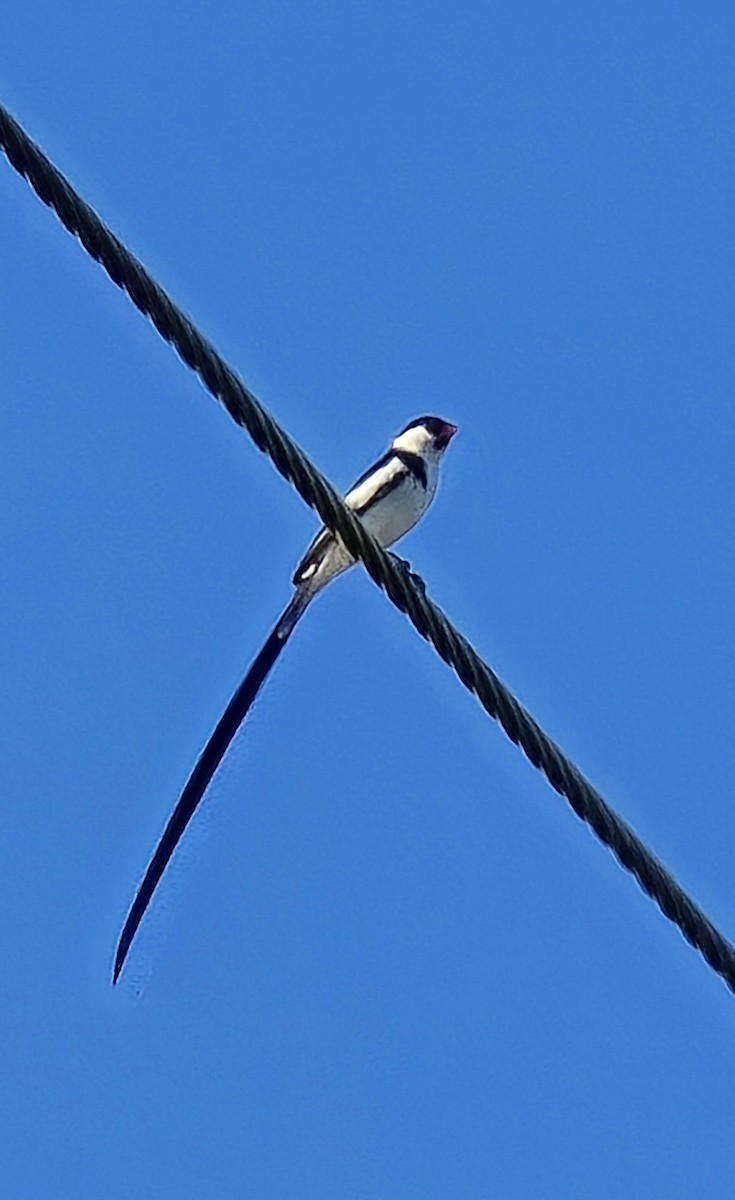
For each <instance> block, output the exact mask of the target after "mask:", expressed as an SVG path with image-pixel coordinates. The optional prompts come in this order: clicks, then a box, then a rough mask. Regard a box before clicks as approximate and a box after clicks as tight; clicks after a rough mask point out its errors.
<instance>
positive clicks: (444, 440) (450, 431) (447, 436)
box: [436, 421, 459, 450]
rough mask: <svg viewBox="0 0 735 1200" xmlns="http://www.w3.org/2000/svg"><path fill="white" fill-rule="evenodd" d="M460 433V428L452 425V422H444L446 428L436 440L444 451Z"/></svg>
mask: <svg viewBox="0 0 735 1200" xmlns="http://www.w3.org/2000/svg"><path fill="white" fill-rule="evenodd" d="M458 432H459V427H458V426H457V425H452V424H451V422H450V421H445V422H444V428H443V429H442V431H441V433H440V435H439V437H438V438H437V439H436V440H437V442H438V443H439V446H440V447H441V449H442V450H443V449H444V448H445V447H446V446H448V445H449V443H450V442H451V440H452V438H453V437H454V435H455V433H458Z"/></svg>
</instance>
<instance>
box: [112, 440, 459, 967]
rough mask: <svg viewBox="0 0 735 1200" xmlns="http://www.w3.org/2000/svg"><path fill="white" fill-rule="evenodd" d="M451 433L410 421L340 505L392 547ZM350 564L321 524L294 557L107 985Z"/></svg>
mask: <svg viewBox="0 0 735 1200" xmlns="http://www.w3.org/2000/svg"><path fill="white" fill-rule="evenodd" d="M457 432H458V429H457V426H456V425H453V424H452V423H451V422H450V421H444V420H442V418H441V417H418V418H416V420H414V421H411V422H409V424H408V425H406V426H405V428H403V429H402V430H401V432H400V433H399V434H397V436H396V437H394V438H393V441H392V442H391V444H390V446H389V448H388V450H387V451H386V452H385V454H384V455H383V456H382V458H380V459H379V460H378V462H376V463H375V464H374V465H373V466H372V467H370V469H369V470H368V471H366V472H365V473H364V474H363V475H361V476H360V478H359V479H358V480H357V481H356V483H355V484H354V485H353V487H352V488H351V489H350V491H349V492H348V493H347V495H346V496H345V504H346V506H347V507H348V508H350V509H351V510H352V512H353V513H355V515H356V516H358V517H359V518H360V520H361V521H362V523H363V525H364V526H365V528H366V529H367V530H368V532H369V533H371V534H372V535H373V537H374V538H375V539H376V540H377V541H378V542H379V543H380V545H381V546H383V547H386V548H387V547H388V546H392V545H393V544H394V543H395V542H397V541H398V540H399V539H400V538H402V537H403V536H404V535H405V534H407V533H408V532H409V530H411V529H413V527H414V525H416V523H417V522H418V521H419V520H420V519H421V517H422V516H423V515H424V513H425V512H426V510H427V508H428V507H429V505H430V504H431V502H432V500H433V499H434V495H435V493H436V488H437V483H438V481H439V468H440V464H441V460H442V457H443V455H444V452H445V450H446V449H447V446H448V445H449V443H450V442H451V440H452V438H453V437H454V435H455V434H456V433H457ZM393 557H394V560H395V561H396V562H397V564H398V565H399V566H400V567H401V568H402V569H403V570H404V571H407V572H408V573H409V574H410V575H411V576H412V578H413V579H414V580H417V581H418V582H419V583H421V582H422V581H421V580H420V579H419V577H418V576H415V575H414V574H413V572H412V571H411V570H410V565H409V564H408V563H406V562H405V561H404V560H403V559H399V558H396V557H395V556H393ZM354 561H355V559H354V558H353V556H352V555H351V554H350V553H349V551H348V550H347V549H346V547H345V545H344V543H343V542H342V540H341V538H340V537H339V536H338V535H336V534H334V533H333V532H332V531H331V530H330V529H327V528H326V527H324V528H322V529H321V530H320V531H319V533H318V534H317V535H316V537H315V538H314V540H313V541H312V543H311V545H310V546H309V547H308V549H307V551H306V553H305V554H304V556H303V558H302V559H301V562H300V563H299V565H298V567H297V568H296V571H295V572H294V575H293V579H292V583H293V586H294V589H295V590H294V593H293V595H292V597H291V599H290V601H289V603H288V605H287V606H286V608H285V609H284V611H283V613H282V614H281V616H280V617H279V618H278V621H277V622H276V624H275V626H274V628H273V630H272V631H271V633H270V634H269V636H268V638H267V639H266V641H265V643H264V645H263V648H262V649H261V650H260V652H259V653H258V655H257V657H256V658H255V659H254V661H253V663H252V666H251V667H250V669H249V670H248V672H247V674H246V675H245V678H244V679H243V681H242V683H241V684H240V686H239V687H238V689H237V691H236V692H235V694H234V695H233V697H232V699H231V700H230V703H229V704H228V705H227V708H226V709H225V711H224V713H223V714H222V716H221V717H220V719H219V721H218V723H217V726H216V727H215V730H214V732H213V733H212V735H211V737H210V739H209V741H208V742H207V744H206V746H205V747H204V750H203V751H202V753H201V755H200V756H199V758H198V760H197V762H196V764H195V766H194V769H193V770H192V772H191V775H190V776H189V779H188V781H187V783H186V786H185V787H184V790H183V792H182V793H181V796H180V797H179V800H178V802H177V804H176V807H175V808H174V811H173V813H172V814H171V817H170V818H169V821H168V824H167V825H166V828H165V830H164V832H163V834H162V836H161V839H160V841H159V843H158V846H157V847H156V850H155V853H154V855H153V857H152V859H151V861H150V863H149V864H148V868H147V870H146V873H145V875H144V877H143V881H142V883H141V885H140V887H139V888H138V891H137V893H136V896H135V899H134V900H133V903H132V905H131V908H130V911H129V913H128V916H127V919H126V921H125V925H124V927H123V930H122V933H121V934H120V940H119V942H118V945H117V951H116V954H115V965H114V970H113V984H115V983H117V980H118V978H119V976H120V972H121V971H122V969H123V966H124V964H125V960H126V958H127V956H128V951H129V950H130V947H131V945H132V943H133V939H134V937H135V935H136V933H137V931H138V927H139V926H140V923H141V921H142V920H143V917H144V915H145V912H146V909H147V908H148V905H149V904H150V902H151V899H152V897H153V893H154V892H155V890H156V887H157V886H158V883H159V881H160V879H161V876H162V875H163V872H164V871H165V869H166V867H167V866H168V863H169V861H170V859H171V856H172V855H173V853H174V850H175V849H176V846H177V845H178V843H179V840H180V839H181V836H182V834H183V833H184V830H185V829H186V827H187V825H188V824H189V821H190V820H191V818H192V816H193V815H194V812H195V810H196V808H197V806H198V805H199V803H200V801H201V799H202V797H203V796H204V793H205V792H206V790H207V787H208V786H209V783H210V781H211V779H212V777H213V775H214V773H215V771H216V770H217V767H218V766H219V764H220V763H221V761H222V759H223V757H224V755H225V752H226V751H227V748H228V746H229V745H230V743H231V742H232V740H233V738H234V737H235V734H236V733H237V731H238V729H239V727H240V726H241V725H242V723H243V721H244V720H245V717H246V716H247V714H248V712H249V710H250V708H251V707H252V705H253V703H254V701H255V698H256V696H257V695H258V693H259V692H260V690H261V688H262V687H263V684H264V683H265V681H266V679H267V678H268V676H269V675H270V673H271V671H272V670H273V668H274V666H275V665H276V662H277V660H278V658H279V657H280V655H281V654H282V652H283V650H284V648H285V646H286V644H287V642H288V641H289V639H290V637H291V635H292V633H293V631H294V629H295V628H296V626H297V624H298V623H299V621H300V620H301V618H302V617H303V615H304V613H305V612H306V610H307V608H308V606H309V605H310V604H311V602H312V600H313V599H314V598H315V596H317V595H319V593H320V592H321V591H323V590H324V588H325V587H326V586H327V584H329V583H331V582H332V581H333V580H334V579H336V578H337V577H338V576H339V575H341V574H342V573H343V572H344V571H346V570H347V569H348V567H350V566H352V564H353V563H354Z"/></svg>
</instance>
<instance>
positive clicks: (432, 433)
mask: <svg viewBox="0 0 735 1200" xmlns="http://www.w3.org/2000/svg"><path fill="white" fill-rule="evenodd" d="M456 432H457V426H456V425H452V424H451V422H450V421H443V420H442V418H441V417H417V418H416V420H415V421H411V422H410V424H408V425H406V427H405V429H402V430H401V432H400V433H399V434H398V436H397V437H395V438H393V443H392V448H393V449H394V450H405V451H407V452H408V453H409V454H420V455H421V456H422V457H424V458H426V457H433V456H436V457H441V455H442V454H443V453H444V451H445V450H446V448H447V446H448V445H449V443H450V442H451V440H452V438H453V437H454V435H455V433H456Z"/></svg>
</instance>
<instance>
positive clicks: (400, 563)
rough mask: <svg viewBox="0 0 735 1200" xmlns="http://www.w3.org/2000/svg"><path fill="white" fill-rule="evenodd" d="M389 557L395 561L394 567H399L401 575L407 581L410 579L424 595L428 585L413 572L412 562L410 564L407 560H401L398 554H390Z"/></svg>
mask: <svg viewBox="0 0 735 1200" xmlns="http://www.w3.org/2000/svg"><path fill="white" fill-rule="evenodd" d="M389 557H390V558H391V559H392V560H393V566H394V567H398V570H399V571H400V572H401V575H403V577H404V578H405V579H410V580H411V583H412V584H413V585H414V587H417V588H418V590H419V591H420V592H421V594H422V595H424V593H425V592H426V584H425V583H424V581H423V579H422V578H421V576H420V575H417V574H416V572H415V571H412V570H411V564H410V562H408V560H407V559H405V558H399V556H398V555H397V554H392V553H390V552H389Z"/></svg>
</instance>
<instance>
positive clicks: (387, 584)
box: [0, 105, 735, 992]
mask: <svg viewBox="0 0 735 1200" xmlns="http://www.w3.org/2000/svg"><path fill="white" fill-rule="evenodd" d="M0 147H1V148H2V150H3V151H4V152H5V154H6V156H7V158H8V159H9V161H10V163H11V164H12V166H13V167H14V168H15V169H16V171H18V172H19V174H20V175H22V176H23V177H24V178H25V179H27V180H28V182H29V183H30V185H31V187H32V188H33V189H34V191H35V192H36V193H37V195H38V196H39V197H40V199H41V200H42V201H43V202H44V204H47V205H48V206H49V207H50V208H52V209H53V210H54V212H55V213H56V215H57V216H58V217H59V219H60V221H61V222H62V224H63V225H65V226H66V228H67V229H68V230H69V232H70V233H72V234H73V235H74V236H75V237H77V238H78V239H79V241H80V242H81V243H82V245H83V246H84V248H85V250H86V251H87V253H88V254H90V255H91V257H92V258H94V259H95V260H96V261H97V262H99V263H100V264H101V265H102V266H103V267H104V269H105V271H106V272H107V274H108V275H109V276H110V278H111V279H112V281H113V283H115V284H117V286H118V287H120V288H122V289H123V290H124V291H125V292H127V294H128V296H129V297H130V299H131V300H132V301H133V304H134V305H135V306H136V308H138V309H139V310H140V311H141V312H142V313H143V314H144V316H147V317H148V318H149V319H150V320H151V321H152V323H153V325H154V326H155V327H156V329H157V330H158V332H159V333H160V334H161V337H163V338H164V339H165V340H166V341H167V342H169V343H170V345H172V346H173V348H174V349H175V350H176V352H177V354H178V355H179V357H180V358H182V359H183V361H184V362H185V363H186V365H187V366H188V367H190V368H191V369H192V370H193V371H195V372H196V373H197V374H198V375H199V376H200V378H201V380H202V382H203V383H204V386H205V387H206V388H207V390H208V391H209V392H211V394H212V395H213V396H214V397H215V398H216V399H217V400H219V401H220V402H221V403H222V404H223V405H224V407H225V408H226V409H227V411H228V413H229V414H230V416H231V417H232V418H233V420H235V421H236V422H237V424H238V425H241V426H242V427H243V428H244V429H246V430H247V432H248V433H249V434H250V436H251V438H252V439H253V441H254V442H255V444H256V446H257V447H258V449H259V450H261V451H263V453H265V454H267V455H268V457H269V458H270V459H271V461H272V462H273V464H274V466H275V467H276V469H277V470H278V471H279V472H280V474H281V475H283V477H284V479H287V480H288V481H289V482H290V483H292V484H293V485H294V487H295V488H296V491H297V492H298V493H299V495H300V496H301V497H302V499H303V500H305V502H306V503H307V504H308V505H309V506H310V507H311V508H313V509H315V510H316V512H317V513H318V514H319V516H320V517H321V519H322V521H323V522H324V524H325V525H327V526H329V528H330V529H332V530H333V531H334V532H336V533H338V534H339V536H340V537H341V538H342V541H343V542H344V544H345V546H346V547H347V549H348V550H349V551H350V553H351V554H353V555H354V556H355V557H356V558H359V559H361V561H362V562H363V564H364V566H365V568H366V570H367V572H368V574H369V575H370V576H371V578H372V579H373V580H374V582H375V583H377V585H378V586H379V587H380V588H382V589H383V591H385V593H386V594H387V596H388V597H389V599H390V600H391V601H392V602H393V604H395V605H396V607H397V608H399V609H401V611H402V612H405V613H406V614H407V616H408V618H409V620H410V621H411V623H412V625H413V626H414V628H415V629H416V630H417V631H418V632H419V633H420V634H421V636H422V637H423V638H425V639H426V640H427V641H429V642H430V643H431V644H432V646H433V647H434V649H435V650H436V651H437V653H438V654H439V655H440V657H441V658H443V659H444V661H445V662H446V663H447V664H448V665H449V666H450V667H452V669H453V670H454V671H455V672H456V674H457V675H458V676H459V679H460V680H461V682H462V683H463V684H464V686H465V687H466V688H468V690H469V691H471V692H473V693H474V695H475V696H476V697H477V699H478V700H479V701H480V704H481V705H482V707H483V708H484V709H485V711H486V712H487V713H488V714H489V715H490V716H491V717H493V718H494V719H495V720H497V721H499V723H500V725H501V726H502V728H503V730H504V731H505V733H506V734H507V736H508V737H509V738H510V740H511V741H512V742H515V744H516V745H518V746H520V748H521V750H522V751H523V753H524V754H525V755H526V757H527V758H528V759H529V761H530V762H531V763H532V764H533V765H534V767H537V768H538V769H539V770H540V771H542V772H543V774H544V775H545V776H546V778H547V780H548V781H549V783H550V784H551V786H552V788H553V789H554V790H555V791H556V792H558V793H559V794H560V795H562V796H564V797H565V799H566V800H567V801H568V803H569V804H570V805H571V807H572V809H573V810H574V812H575V813H576V814H577V816H578V817H580V818H581V819H582V820H583V821H585V822H586V823H587V824H588V825H589V826H590V827H591V829H592V830H593V831H594V832H595V834H596V835H597V837H598V838H599V839H600V841H601V842H603V843H604V844H605V845H606V846H609V848H610V849H611V850H612V852H613V854H614V855H615V857H616V858H617V859H618V861H619V862H620V863H621V865H622V866H623V867H625V869H626V870H627V871H630V872H631V874H632V875H633V876H634V877H635V878H636V879H637V881H638V883H639V884H640V886H641V887H642V889H643V891H644V892H646V893H647V895H649V896H650V897H651V899H652V900H654V901H655V902H656V904H657V905H658V907H659V908H660V910H661V912H662V913H663V914H664V916H666V917H668V918H669V920H670V921H673V923H674V924H675V925H677V926H678V928H679V929H680V930H681V932H682V934H683V935H684V937H685V938H686V940H687V941H688V942H689V943H690V944H691V945H692V946H694V947H695V949H697V950H698V951H699V952H700V954H701V955H702V956H703V958H704V959H705V961H706V962H707V963H708V964H709V966H710V967H711V968H712V969H713V970H714V971H716V972H717V974H718V975H720V976H721V977H722V979H724V981H725V983H726V984H727V986H728V987H729V988H730V990H731V991H732V992H735V948H734V947H733V946H732V945H731V944H730V942H728V941H727V939H726V938H724V937H723V936H722V934H721V933H720V932H719V931H718V930H717V929H716V928H715V926H714V925H713V924H712V922H711V921H710V920H709V919H708V918H707V917H706V916H705V914H704V913H703V912H702V910H701V909H700V908H699V907H698V905H696V904H695V903H694V901H693V900H692V899H691V898H690V897H689V896H688V895H687V894H686V892H684V891H683V889H682V888H681V887H680V886H679V884H678V883H677V882H676V880H675V879H674V878H673V876H672V875H671V874H670V873H669V871H668V870H667V869H666V867H664V866H663V864H662V863H661V862H659V860H658V859H657V858H656V857H655V856H654V855H653V854H652V853H651V851H650V850H649V849H648V848H647V847H646V846H645V845H644V843H643V842H642V841H641V840H640V838H639V837H638V836H637V834H636V833H634V831H633V830H632V829H631V828H630V826H629V825H627V824H626V822H625V821H624V820H623V819H622V818H621V817H620V816H618V814H617V813H616V812H614V811H613V809H611V808H610V806H609V805H608V804H607V803H606V801H605V800H604V799H603V797H602V796H601V795H600V793H599V792H598V791H597V790H596V788H594V787H593V786H592V784H591V783H589V782H588V780H587V779H585V778H584V776H583V775H582V774H581V773H580V772H579V771H578V769H577V768H576V767H575V766H574V765H573V763H571V762H570V761H569V759H568V758H566V756H565V755H564V754H563V753H562V751H561V750H560V749H559V747H558V746H557V745H556V744H555V743H554V742H553V741H552V740H551V738H549V737H548V736H547V735H546V734H545V733H544V731H543V730H542V729H541V728H540V727H539V725H537V723H536V721H535V720H534V719H533V717H532V716H531V715H530V713H528V712H526V710H525V709H524V708H523V706H522V705H521V704H520V703H519V702H518V701H517V700H516V699H515V697H514V696H513V695H512V694H511V693H510V692H509V691H508V689H507V688H506V687H505V686H504V684H503V683H501V681H500V680H499V679H498V677H497V675H496V674H495V672H494V671H493V670H492V669H491V668H490V667H489V666H488V665H487V663H485V662H483V660H482V659H481V658H480V657H479V655H478V654H477V653H476V651H475V650H474V649H473V647H472V646H471V645H470V644H469V642H468V641H467V640H466V639H465V638H464V637H463V636H462V634H460V633H459V632H458V631H457V630H456V629H455V628H454V626H453V625H452V624H451V622H450V621H449V619H448V618H447V617H446V616H445V615H444V613H443V612H442V611H441V609H440V608H438V607H437V605H436V604H434V603H433V602H432V601H431V600H430V598H429V597H428V596H427V595H426V594H425V593H424V592H422V591H421V590H420V588H418V587H417V586H416V584H415V583H414V582H413V581H412V580H411V579H410V578H407V576H406V575H405V574H403V573H402V572H401V571H400V570H399V569H398V568H397V567H396V566H395V565H394V563H393V562H392V561H391V559H390V558H389V556H388V555H387V554H386V553H385V551H384V550H383V549H382V548H381V547H380V546H379V545H378V543H377V542H376V541H375V539H374V538H373V537H371V535H370V534H369V533H367V531H366V530H365V529H364V527H363V526H362V524H361V523H360V521H359V520H358V518H356V517H355V516H354V515H353V514H352V513H351V512H350V511H349V509H347V508H345V506H344V504H343V502H342V499H341V498H340V496H339V495H338V493H337V492H336V491H335V489H334V488H333V487H332V486H331V484H330V483H329V482H328V480H326V479H325V478H324V476H323V475H322V474H321V473H320V472H319V471H318V470H317V469H316V467H315V466H314V465H313V463H311V462H310V461H309V459H308V458H307V456H306V455H305V454H304V452H303V451H302V450H301V449H299V447H298V446H297V445H296V443H295V442H293V441H292V440H291V438H290V437H289V436H288V434H287V433H286V432H285V431H284V430H283V429H281V427H280V426H279V425H278V423H277V422H276V421H275V420H274V419H273V417H272V416H271V415H270V414H269V413H268V412H267V411H266V410H265V409H264V408H263V406H262V405H261V404H260V402H259V401H258V400H257V399H256V397H255V396H254V395H253V393H252V392H251V391H249V389H248V388H247V387H245V385H244V384H243V383H242V382H241V380H240V379H239V378H238V376H237V375H236V374H235V372H234V371H233V370H232V369H231V368H230V367H229V366H228V365H227V364H226V363H225V362H224V360H223V359H222V358H221V357H220V355H219V354H218V353H217V351H216V350H215V349H214V347H213V346H212V345H211V344H210V343H209V342H208V341H207V340H206V338H204V337H203V336H202V334H201V333H199V331H198V330H197V329H196V328H195V327H194V325H193V324H192V323H191V321H190V320H189V319H188V318H187V317H186V316H185V315H184V313H183V312H182V311H181V309H179V308H178V307H177V306H176V305H175V304H174V303H173V301H172V300H171V298H170V297H169V296H168V295H167V294H166V292H164V290H163V288H161V287H160V286H159V284H157V283H156V282H155V280H154V279H153V278H152V277H151V276H150V275H149V274H148V272H147V271H146V270H145V268H144V267H143V266H142V265H141V263H140V262H138V260H137V259H136V258H135V257H134V256H133V255H132V254H131V253H130V251H129V250H128V249H127V248H126V247H125V246H124V245H123V244H122V242H120V241H119V240H118V239H117V238H116V237H115V236H114V234H113V233H111V232H110V230H109V229H108V228H107V226H106V225H104V223H103V222H102V221H101V220H100V218H99V217H98V216H97V214H96V213H95V212H94V211H93V210H92V209H91V208H90V207H89V205H87V204H86V203H85V202H84V201H83V200H82V199H81V197H80V196H79V195H77V193H76V192H75V191H74V189H73V188H72V186H71V184H70V183H69V182H68V181H67V180H66V179H65V178H64V176H63V175H62V174H61V173H60V172H59V171H58V170H57V169H56V167H54V165H53V164H52V163H51V162H50V161H49V160H48V159H47V158H46V156H45V155H44V154H43V152H42V151H41V150H40V149H39V148H38V146H36V145H35V144H34V142H32V141H31V139H30V138H29V137H28V135H27V134H26V133H25V132H24V130H23V129H22V128H21V127H20V126H19V125H18V124H17V122H16V121H14V120H13V118H12V117H11V115H10V114H9V113H8V112H7V110H6V109H5V108H4V107H3V106H2V105H0Z"/></svg>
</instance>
